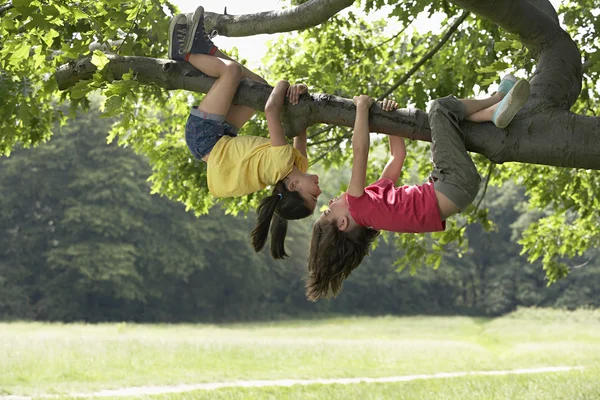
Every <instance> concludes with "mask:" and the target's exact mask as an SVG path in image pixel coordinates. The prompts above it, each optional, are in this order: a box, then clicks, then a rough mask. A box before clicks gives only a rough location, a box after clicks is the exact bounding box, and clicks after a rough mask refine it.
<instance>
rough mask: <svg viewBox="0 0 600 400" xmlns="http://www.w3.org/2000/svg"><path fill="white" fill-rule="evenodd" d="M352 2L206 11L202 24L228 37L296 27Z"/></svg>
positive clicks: (315, 21) (328, 0) (315, 1)
mask: <svg viewBox="0 0 600 400" xmlns="http://www.w3.org/2000/svg"><path fill="white" fill-rule="evenodd" d="M352 3H354V0H310V1H307V2H306V3H304V4H301V5H299V6H297V7H293V8H290V9H288V10H284V11H267V12H260V13H256V14H243V15H229V14H216V13H212V12H206V13H205V18H206V28H207V29H208V30H217V32H218V33H219V35H222V36H229V37H239V36H253V35H260V34H263V33H279V32H291V31H297V30H302V29H307V28H311V27H313V26H316V25H319V24H321V23H323V22H325V21H327V20H328V19H329V18H331V17H333V16H334V15H335V14H337V13H338V12H340V11H341V10H343V9H344V8H347V7H350V6H351V5H352Z"/></svg>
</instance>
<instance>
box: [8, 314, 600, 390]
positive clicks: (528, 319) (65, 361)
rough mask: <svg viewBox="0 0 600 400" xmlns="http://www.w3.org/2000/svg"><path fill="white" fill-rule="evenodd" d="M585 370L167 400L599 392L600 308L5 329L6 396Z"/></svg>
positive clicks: (25, 325)
mask: <svg viewBox="0 0 600 400" xmlns="http://www.w3.org/2000/svg"><path fill="white" fill-rule="evenodd" d="M577 365H580V366H584V367H586V369H585V370H584V371H573V372H558V373H543V374H531V375H519V376H516V375H509V376H471V377H461V378H448V379H436V380H418V381H411V382H401V383H385V384H380V383H371V384H365V383H362V384H352V385H311V386H293V387H287V388H286V387H279V388H255V389H250V388H247V389H242V388H227V389H219V390H216V391H210V392H206V391H195V392H191V393H185V394H174V395H160V396H155V397H153V398H156V399H162V398H170V399H180V398H194V399H233V398H235V399H246V398H247V399H262V398H265V399H269V398H272V399H338V398H339V399H342V398H343V399H354V398H356V399H423V398H427V399H428V398H435V399H461V400H465V399H467V400H468V399H514V398H523V399H553V398H555V399H567V398H568V399H600V311H591V310H580V311H576V312H564V311H550V310H520V311H519V312H516V313H513V314H511V315H508V316H505V317H502V318H496V319H483V318H468V317H378V318H366V317H361V318H333V319H325V320H314V321H311V320H302V321H285V322H277V323H261V324H233V325H231V324H230V325H131V324H102V325H84V324H69V325H63V324H42V323H4V324H0V394H4V395H7V394H14V395H36V394H38V395H39V394H49V393H58V394H66V393H73V392H90V391H97V390H102V389H116V388H122V387H131V386H144V385H153V386H158V385H174V384H186V383H187V384H194V383H202V382H214V381H234V380H255V379H262V380H271V379H316V378H348V377H386V376H398V375H413V374H432V373H437V372H458V371H485V370H506V369H518V368H535V367H545V366H577Z"/></svg>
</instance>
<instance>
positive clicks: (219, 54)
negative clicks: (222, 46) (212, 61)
mask: <svg viewBox="0 0 600 400" xmlns="http://www.w3.org/2000/svg"><path fill="white" fill-rule="evenodd" d="M214 56H215V57H220V58H223V59H225V60H229V61H234V62H237V61H235V60H234V59H232V58H230V57H229V56H228V55H227V54H225V53H223V52H221V50H217V51H216V52H215V54H214ZM238 64H239V63H238ZM239 65H240V66H241V67H242V72H243V74H242V76H243V77H244V78H248V79H252V80H253V81H257V82H261V83H264V84H267V81H265V80H264V79H263V78H262V76H260V75H258V74H256V73H254V72H252V71H250V70H249V69H248V68H246V67H244V66H243V65H242V64H239Z"/></svg>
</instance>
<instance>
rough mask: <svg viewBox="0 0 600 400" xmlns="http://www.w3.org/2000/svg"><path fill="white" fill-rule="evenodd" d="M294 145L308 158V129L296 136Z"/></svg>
mask: <svg viewBox="0 0 600 400" xmlns="http://www.w3.org/2000/svg"><path fill="white" fill-rule="evenodd" d="M294 147H295V148H297V149H298V151H300V154H302V155H303V156H304V157H307V158H308V156H307V155H306V129H305V130H304V131H302V133H300V134H299V135H298V136H296V137H295V138H294Z"/></svg>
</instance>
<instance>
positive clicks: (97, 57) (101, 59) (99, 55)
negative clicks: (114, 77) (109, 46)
mask: <svg viewBox="0 0 600 400" xmlns="http://www.w3.org/2000/svg"><path fill="white" fill-rule="evenodd" d="M108 63H110V59H109V58H108V57H107V56H106V54H104V53H103V52H101V51H100V50H94V54H93V55H92V64H94V65H95V66H96V67H97V68H98V70H99V71H102V70H103V69H104V67H106V65H107V64H108Z"/></svg>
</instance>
